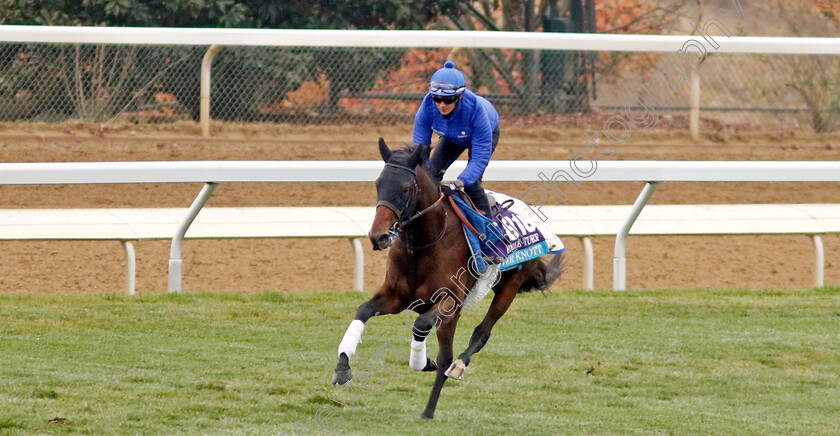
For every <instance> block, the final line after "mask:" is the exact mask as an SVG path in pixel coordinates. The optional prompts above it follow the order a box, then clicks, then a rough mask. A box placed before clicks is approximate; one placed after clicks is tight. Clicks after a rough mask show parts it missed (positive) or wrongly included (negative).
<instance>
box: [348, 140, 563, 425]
mask: <svg viewBox="0 0 840 436" xmlns="http://www.w3.org/2000/svg"><path fill="white" fill-rule="evenodd" d="M379 153H380V154H381V155H382V159H383V160H384V161H385V168H384V169H383V170H382V173H381V174H380V176H379V178H378V179H377V181H376V194H377V205H376V216H375V218H374V220H373V225H372V226H371V229H370V232H369V233H368V236H369V237H370V241H371V242H372V243H373V249H374V250H384V249H386V248H388V247H391V251H390V253H388V267H387V272H386V273H385V282H384V283H383V284H382V286H380V288H379V290H378V291H377V292H376V294H375V295H374V296H373V298H371V299H370V300H368V301H366V302H364V303H362V304H361V305H360V306H359V308H358V310H357V311H356V318H355V319H354V320H353V321H352V322H351V323H350V327H348V329H347V332H346V333H345V335H344V338H343V339H342V341H341V343H340V344H339V346H338V365H337V366H336V368H335V374H334V375H333V379H332V383H333V384H336V385H343V384H345V383H347V382H349V381H350V379H351V378H352V375H351V372H350V358H352V357H353V356H354V354H355V353H356V348H357V346H358V344H359V342H360V340H361V336H362V331H363V330H364V327H365V323H366V322H367V320H368V319H370V318H371V317H373V316H377V315H386V314H397V313H400V312H402V311H403V310H405V309H411V310H414V311H415V312H417V313H418V314H420V315H419V316H418V317H417V319H416V320H415V322H414V327H413V329H412V333H413V335H414V338H413V340H412V341H411V354H410V358H409V366H410V367H411V368H412V369H414V370H417V371H437V376H436V377H435V384H434V387H433V388H432V393H431V395H430V396H429V401H428V403H427V405H426V409H425V410H424V411H423V414H422V415H421V416H422V417H423V418H430V419H431V418H432V417H434V413H435V407H436V406H437V402H438V398H439V397H440V391H441V388H442V387H443V384H444V382H445V381H446V379H447V378H456V379H461V378H463V372H464V369H465V368H466V366H467V365H469V363H470V358H471V357H472V355H473V354H475V353H477V352H478V351H479V350H481V348H482V347H484V344H486V343H487V339H488V338H489V337H490V331H491V330H492V329H493V326H494V325H495V324H496V321H498V320H499V318H501V317H502V315H504V313H505V311H507V309H508V307H510V304H511V302H513V299H514V298H515V297H516V294H517V293H518V292H522V291H529V290H533V289H539V290H546V289H547V288H548V287H549V286H550V285H551V284H552V283H553V282H554V281H555V280H556V279H557V278H559V277H560V274H561V272H562V271H561V267H560V263H561V256H560V255H555V256H554V258H553V259H551V261H548V262H545V261H543V260H541V259H539V258H538V259H533V260H530V261H527V262H525V263H522V264H521V265H520V266H521V268H514V269H511V270H508V271H506V272H503V273H501V277H500V278H499V280H498V282H497V283H496V284H495V285H494V286H493V292H494V297H493V301H492V303H491V304H490V309H489V310H488V311H487V314H486V315H485V317H484V319H483V320H482V321H481V324H479V325H478V327H476V328H475V331H474V332H473V334H472V337H471V338H470V344H469V346H468V347H467V349H466V350H465V351H464V352H463V353H461V355H460V356H458V360H456V361H455V362H453V361H452V341H453V338H454V336H455V326H456V324H457V323H458V318H459V317H460V315H461V309H462V307H461V306H462V305H461V304H460V303H461V302H463V301H464V299H465V297H466V295H467V294H468V293H469V290H470V289H473V285H474V284H475V283H476V280H477V278H476V277H475V276H474V275H473V274H471V273H468V270H469V266H468V263H469V262H470V261H471V254H470V249H469V247H468V245H467V242H466V240H465V238H464V231H463V230H462V226H461V222H460V220H459V218H458V217H457V216H456V214H455V213H454V210H453V209H452V206H451V205H450V204H449V203H448V202H447V201H444V200H445V196H446V194H445V193H444V190H443V189H442V188H441V186H440V183H439V182H438V181H437V179H435V177H434V176H432V174H431V173H430V172H429V171H427V170H426V168H425V163H426V161H427V160H428V159H429V148H428V147H416V148H414V149H413V150H412V149H405V150H398V151H391V150H390V149H389V148H388V146H387V145H386V144H385V141H384V140H383V139H382V138H379ZM394 233H396V234H397V235H398V236H397V237H394ZM435 326H437V339H438V345H439V351H438V356H437V361H436V362H435V361H432V360H431V359H429V358H428V357H426V348H425V346H426V343H425V340H426V336H427V335H428V334H429V333H430V332H431V331H432V329H433V328H434V327H435Z"/></svg>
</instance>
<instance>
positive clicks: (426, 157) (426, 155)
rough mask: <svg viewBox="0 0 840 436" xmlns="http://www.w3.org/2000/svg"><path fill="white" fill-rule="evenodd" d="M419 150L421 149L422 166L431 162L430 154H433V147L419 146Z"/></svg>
mask: <svg viewBox="0 0 840 436" xmlns="http://www.w3.org/2000/svg"><path fill="white" fill-rule="evenodd" d="M417 148H419V149H420V163H419V164H420V165H422V164H424V163H426V161H428V160H429V154H430V153H431V152H432V147H429V146H428V145H418V146H417Z"/></svg>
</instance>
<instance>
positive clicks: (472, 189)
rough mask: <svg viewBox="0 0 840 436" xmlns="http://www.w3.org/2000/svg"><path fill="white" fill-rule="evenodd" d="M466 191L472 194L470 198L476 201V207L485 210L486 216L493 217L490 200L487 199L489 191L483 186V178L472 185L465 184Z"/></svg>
mask: <svg viewBox="0 0 840 436" xmlns="http://www.w3.org/2000/svg"><path fill="white" fill-rule="evenodd" d="M464 192H466V193H467V195H469V196H470V200H472V202H473V203H475V208H476V209H478V210H480V211H482V212H484V216H486V217H487V218H492V217H493V216H492V215H491V213H490V200H488V199H487V193H485V192H484V188H482V187H481V179H479V180H478V181H477V182H475V183H473V184H472V185H470V186H464Z"/></svg>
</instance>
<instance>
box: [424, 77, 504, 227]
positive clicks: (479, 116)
mask: <svg viewBox="0 0 840 436" xmlns="http://www.w3.org/2000/svg"><path fill="white" fill-rule="evenodd" d="M432 132H434V133H437V134H438V136H440V140H439V141H438V143H437V146H436V147H435V150H434V153H433V154H432V157H431V159H430V163H429V168H430V170H431V173H432V175H434V176H435V177H436V178H437V179H438V181H441V180H442V179H443V175H444V173H446V170H447V168H449V166H450V165H452V163H453V162H455V160H456V159H458V156H460V155H461V153H463V152H464V150H466V149H468V150H469V154H468V156H469V162H468V163H467V167H466V168H465V169H464V171H463V172H462V173H461V174H460V175H459V176H458V179H457V180H456V181H455V182H454V183H452V185H450V186H451V187H452V188H453V189H459V190H463V191H464V192H466V193H467V195H469V197H470V199H472V201H473V203H475V205H476V208H478V210H480V211H481V212H482V213H483V214H484V215H485V216H487V217H488V218H492V216H491V213H490V202H489V201H488V200H487V194H485V193H484V189H483V188H482V187H481V178H482V176H483V175H484V170H485V169H486V168H487V164H488V163H489V162H490V156H491V155H492V154H493V151H495V150H496V144H498V142H499V113H498V112H497V111H496V108H494V107H493V104H492V103H490V102H489V101H488V100H487V99H486V98H484V97H481V96H479V95H476V94H474V93H473V92H472V91H470V90H468V89H467V88H466V80H465V79H464V74H463V73H461V72H460V71H458V70H457V69H456V68H455V63H454V62H452V61H447V62H446V63H445V64H444V65H443V68H441V69H439V70H437V71H436V72H435V74H433V75H432V78H431V80H430V81H429V93H428V94H426V96H425V97H424V98H423V102H422V103H420V108H419V109H417V114H416V115H415V116H414V138H413V141H412V142H413V144H414V145H415V146H422V147H430V146H431V144H432Z"/></svg>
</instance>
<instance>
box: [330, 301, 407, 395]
mask: <svg viewBox="0 0 840 436" xmlns="http://www.w3.org/2000/svg"><path fill="white" fill-rule="evenodd" d="M403 309H404V307H402V303H401V301H400V299H399V298H397V297H396V296H392V295H389V293H388V292H387V288H382V289H380V290H379V292H377V293H376V294H375V295H374V296H373V298H371V299H370V300H368V301H365V302H364V303H362V304H361V305H360V306H359V308H358V309H357V310H356V318H355V319H354V320H353V321H352V322H351V323H350V326H349V327H347V331H345V332H344V337H343V338H342V339H341V343H339V344H338V364H337V365H336V367H335V374H333V379H332V383H333V384H335V385H343V384H344V383H347V382H348V381H350V379H351V378H352V375H351V372H350V358H352V357H353V356H354V355H356V348H357V347H358V346H359V343H360V342H361V341H362V332H364V330H365V322H367V320H368V319H370V318H371V317H373V316H377V315H388V314H394V313H399V312H401V311H402V310H403Z"/></svg>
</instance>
